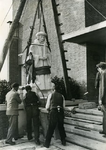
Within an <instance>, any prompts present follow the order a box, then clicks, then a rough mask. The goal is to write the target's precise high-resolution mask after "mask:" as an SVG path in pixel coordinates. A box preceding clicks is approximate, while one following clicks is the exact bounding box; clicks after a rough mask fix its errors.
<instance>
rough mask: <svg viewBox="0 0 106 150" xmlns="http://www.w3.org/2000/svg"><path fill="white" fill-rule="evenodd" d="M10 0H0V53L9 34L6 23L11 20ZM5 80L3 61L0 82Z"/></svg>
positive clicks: (5, 65) (5, 73) (5, 66)
mask: <svg viewBox="0 0 106 150" xmlns="http://www.w3.org/2000/svg"><path fill="white" fill-rule="evenodd" d="M11 4H12V0H0V53H1V51H2V49H3V46H4V42H5V39H6V38H7V35H8V32H9V24H8V23H7V22H8V21H11V20H12V8H11ZM3 79H6V80H7V79H8V78H7V61H5V63H4V65H3V67H2V70H1V72H0V80H3Z"/></svg>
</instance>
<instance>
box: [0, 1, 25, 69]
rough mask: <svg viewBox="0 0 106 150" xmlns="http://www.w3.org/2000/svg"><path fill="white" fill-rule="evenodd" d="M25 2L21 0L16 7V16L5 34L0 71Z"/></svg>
mask: <svg viewBox="0 0 106 150" xmlns="http://www.w3.org/2000/svg"><path fill="white" fill-rule="evenodd" d="M25 2H26V0H21V2H20V5H19V8H18V10H17V13H16V16H15V19H14V21H13V23H12V25H11V28H10V31H9V34H8V36H7V39H6V40H5V43H4V46H3V50H2V53H1V56H0V71H1V69H2V66H3V64H4V61H5V58H6V55H7V52H8V49H9V47H10V44H11V41H12V38H13V35H14V32H15V29H16V28H17V26H18V23H19V20H20V17H21V14H22V11H23V8H24V5H25Z"/></svg>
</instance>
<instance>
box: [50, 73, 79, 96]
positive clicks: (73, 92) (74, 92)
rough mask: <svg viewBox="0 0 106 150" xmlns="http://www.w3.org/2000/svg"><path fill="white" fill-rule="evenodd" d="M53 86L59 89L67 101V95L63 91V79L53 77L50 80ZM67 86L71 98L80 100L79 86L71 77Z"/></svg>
mask: <svg viewBox="0 0 106 150" xmlns="http://www.w3.org/2000/svg"><path fill="white" fill-rule="evenodd" d="M51 81H52V82H53V83H54V84H55V85H58V87H59V92H60V93H61V94H62V95H64V97H65V99H67V95H66V90H65V83H64V79H63V77H61V78H59V77H57V76H55V77H54V78H52V80H51ZM69 86H70V92H71V95H72V98H75V99H78V98H80V86H79V84H78V83H77V82H76V81H75V80H74V79H72V78H71V77H69Z"/></svg>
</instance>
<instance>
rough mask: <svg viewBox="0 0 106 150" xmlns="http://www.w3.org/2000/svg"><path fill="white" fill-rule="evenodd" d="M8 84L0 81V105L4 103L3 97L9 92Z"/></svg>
mask: <svg viewBox="0 0 106 150" xmlns="http://www.w3.org/2000/svg"><path fill="white" fill-rule="evenodd" d="M10 89H11V86H10V82H7V81H6V80H0V104H3V103H5V95H6V94H7V93H8V92H9V91H10Z"/></svg>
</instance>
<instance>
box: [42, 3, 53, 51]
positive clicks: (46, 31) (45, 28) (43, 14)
mask: <svg viewBox="0 0 106 150" xmlns="http://www.w3.org/2000/svg"><path fill="white" fill-rule="evenodd" d="M41 12H42V17H43V23H44V30H45V33H46V34H47V36H46V41H47V45H48V48H49V51H50V52H51V48H50V43H49V40H48V33H47V28H46V23H45V17H44V12H43V6H42V1H41Z"/></svg>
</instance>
